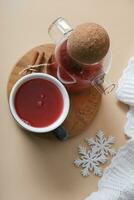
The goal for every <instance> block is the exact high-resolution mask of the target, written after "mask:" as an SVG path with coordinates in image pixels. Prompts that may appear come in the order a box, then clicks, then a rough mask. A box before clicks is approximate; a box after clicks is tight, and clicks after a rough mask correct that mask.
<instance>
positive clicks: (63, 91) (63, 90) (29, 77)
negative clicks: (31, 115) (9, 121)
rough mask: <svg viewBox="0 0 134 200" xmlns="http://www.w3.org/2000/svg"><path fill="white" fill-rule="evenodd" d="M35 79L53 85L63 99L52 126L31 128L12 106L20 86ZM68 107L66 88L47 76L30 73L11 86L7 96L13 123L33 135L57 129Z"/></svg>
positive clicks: (65, 115)
mask: <svg viewBox="0 0 134 200" xmlns="http://www.w3.org/2000/svg"><path fill="white" fill-rule="evenodd" d="M35 78H42V79H45V80H49V81H51V82H52V83H53V84H55V85H56V87H58V89H59V90H60V92H61V94H62V97H63V110H62V113H61V114H60V116H59V117H58V119H57V120H56V121H55V122H54V123H52V124H50V125H48V126H46V127H33V126H30V125H28V124H26V123H25V122H24V121H23V120H22V119H21V118H20V117H19V115H18V114H17V112H16V109H15V105H14V98H15V95H16V92H17V91H18V89H19V88H20V86H21V85H22V84H24V83H25V82H27V81H29V80H32V79H35ZM69 107H70V100H69V95H68V93H67V90H66V88H65V87H64V85H63V84H62V83H61V82H60V81H59V80H57V79H56V78H55V77H53V76H51V75H49V74H43V73H32V74H28V75H25V76H23V77H22V78H20V79H19V80H18V81H17V82H16V83H15V84H14V86H13V88H12V90H11V92H10V96H9V109H10V112H11V114H12V116H13V117H14V119H15V121H16V122H17V123H18V124H19V125H20V126H21V127H22V128H24V129H26V130H28V131H31V132H35V133H47V132H50V131H53V130H54V129H56V128H57V127H59V126H60V125H61V124H62V123H63V122H64V120H65V119H66V117H67V115H68V112H69Z"/></svg>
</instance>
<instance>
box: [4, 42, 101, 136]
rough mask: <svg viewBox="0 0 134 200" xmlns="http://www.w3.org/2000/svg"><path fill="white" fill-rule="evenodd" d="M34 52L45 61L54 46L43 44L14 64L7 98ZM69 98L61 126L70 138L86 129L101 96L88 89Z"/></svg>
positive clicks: (30, 62) (95, 91) (30, 61)
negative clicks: (67, 110)
mask: <svg viewBox="0 0 134 200" xmlns="http://www.w3.org/2000/svg"><path fill="white" fill-rule="evenodd" d="M36 51H38V52H40V53H42V52H44V55H45V61H47V60H48V59H49V58H50V56H51V54H53V52H54V45H52V44H45V45H40V46H37V47H35V48H33V49H32V50H30V51H29V52H28V53H26V54H25V55H24V56H23V57H22V58H21V59H20V60H19V61H18V62H17V63H16V64H15V66H14V67H13V70H12V72H11V74H10V76H9V80H8V84H7V95H8V97H9V95H10V91H11V89H12V87H13V85H14V84H15V82H16V81H17V80H18V79H20V78H21V77H22V76H23V75H22V74H19V73H20V72H21V71H22V70H23V69H25V68H26V67H27V66H28V65H29V64H32V59H33V56H34V54H35V52H36ZM69 96H70V102H71V105H70V111H69V115H68V117H67V118H66V120H65V122H64V124H63V125H64V127H65V128H66V130H67V131H68V133H69V136H70V137H71V136H75V135H78V134H82V133H83V132H84V131H85V130H86V129H88V127H89V126H90V124H91V122H92V120H93V119H94V117H95V115H96V113H97V111H98V109H99V105H100V102H101V95H100V93H98V91H97V90H96V89H95V88H94V87H90V88H89V89H87V90H85V91H84V92H81V93H78V94H70V95H69Z"/></svg>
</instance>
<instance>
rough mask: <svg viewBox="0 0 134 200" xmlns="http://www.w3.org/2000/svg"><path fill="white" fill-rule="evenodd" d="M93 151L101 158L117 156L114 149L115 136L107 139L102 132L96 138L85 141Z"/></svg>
mask: <svg viewBox="0 0 134 200" xmlns="http://www.w3.org/2000/svg"><path fill="white" fill-rule="evenodd" d="M85 140H86V142H87V143H88V145H89V146H90V147H91V148H92V150H93V151H94V152H96V153H98V154H101V156H108V155H110V156H115V154H116V151H115V149H113V148H112V145H113V144H114V143H115V138H114V137H113V136H110V137H108V139H107V138H106V137H105V135H104V133H103V131H102V130H99V131H97V133H96V138H95V139H93V138H90V139H85Z"/></svg>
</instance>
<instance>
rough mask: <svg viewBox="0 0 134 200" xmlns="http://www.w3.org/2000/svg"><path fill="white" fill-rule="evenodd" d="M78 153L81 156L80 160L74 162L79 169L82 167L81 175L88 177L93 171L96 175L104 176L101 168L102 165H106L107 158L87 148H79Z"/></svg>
mask: <svg viewBox="0 0 134 200" xmlns="http://www.w3.org/2000/svg"><path fill="white" fill-rule="evenodd" d="M78 149H79V150H78V152H79V154H80V159H77V160H75V161H74V164H75V165H76V166H77V167H80V165H81V166H82V168H83V169H82V170H81V174H82V175H83V176H88V175H89V174H90V172H89V171H93V172H94V174H95V175H98V176H102V169H101V168H100V167H99V165H100V163H105V162H106V159H105V157H101V156H100V155H98V154H96V153H95V152H93V151H92V150H87V149H86V148H85V147H82V146H79V147H78Z"/></svg>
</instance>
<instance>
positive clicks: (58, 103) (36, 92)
mask: <svg viewBox="0 0 134 200" xmlns="http://www.w3.org/2000/svg"><path fill="white" fill-rule="evenodd" d="M14 104H15V109H16V112H17V114H18V115H19V117H20V118H21V119H22V120H23V121H24V122H25V123H27V124H29V125H31V126H33V127H46V126H49V125H51V124H52V123H54V122H55V121H56V120H57V119H58V118H59V116H60V115H61V113H62V110H63V97H62V94H61V92H60V90H59V89H58V88H57V86H56V85H55V84H53V83H52V82H50V81H48V80H45V79H41V78H36V79H32V80H29V81H27V82H25V83H24V84H23V85H21V86H20V88H19V89H18V91H17V93H16V95H15V99H14Z"/></svg>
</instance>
